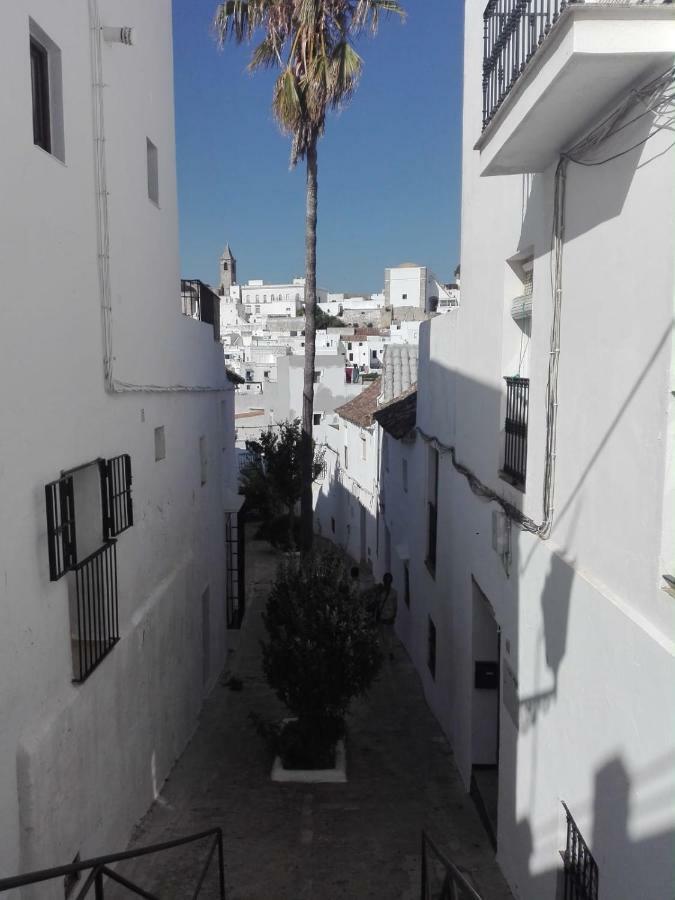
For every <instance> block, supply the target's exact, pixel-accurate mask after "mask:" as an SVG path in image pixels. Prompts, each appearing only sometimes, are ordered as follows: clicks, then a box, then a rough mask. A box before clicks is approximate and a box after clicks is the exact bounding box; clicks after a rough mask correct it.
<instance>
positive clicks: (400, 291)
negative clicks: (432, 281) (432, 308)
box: [387, 266, 426, 309]
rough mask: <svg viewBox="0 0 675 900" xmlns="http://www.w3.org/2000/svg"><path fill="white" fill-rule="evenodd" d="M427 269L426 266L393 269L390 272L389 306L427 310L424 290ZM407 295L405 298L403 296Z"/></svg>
mask: <svg viewBox="0 0 675 900" xmlns="http://www.w3.org/2000/svg"><path fill="white" fill-rule="evenodd" d="M425 285H426V269H425V267H424V266H416V267H412V266H411V267H404V268H400V269H399V268H392V269H390V270H389V297H388V298H387V301H388V302H387V305H388V306H392V307H394V309H396V308H397V307H399V306H416V307H419V308H420V309H424V308H425V302H426V298H425V294H424V288H425ZM404 294H405V295H406V296H405V297H404V296H403V295H404Z"/></svg>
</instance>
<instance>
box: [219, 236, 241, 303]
mask: <svg viewBox="0 0 675 900" xmlns="http://www.w3.org/2000/svg"><path fill="white" fill-rule="evenodd" d="M219 270H220V271H219V274H220V287H219V289H218V293H219V294H220V296H221V297H223V296H229V293H230V287H231V286H232V285H233V284H236V283H237V260H236V259H235V258H234V256H233V255H232V251H231V250H230V245H229V244H225V249H224V250H223V253H222V256H221V257H220V267H219Z"/></svg>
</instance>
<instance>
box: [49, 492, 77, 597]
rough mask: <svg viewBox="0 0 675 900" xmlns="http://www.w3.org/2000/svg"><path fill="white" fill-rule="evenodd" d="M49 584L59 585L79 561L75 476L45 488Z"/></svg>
mask: <svg viewBox="0 0 675 900" xmlns="http://www.w3.org/2000/svg"><path fill="white" fill-rule="evenodd" d="M45 499H46V502H47V548H48V551H49V580H50V581H58V580H59V578H61V576H62V575H64V574H65V573H66V572H67V571H68V570H69V569H71V568H72V567H73V566H74V565H75V562H76V559H77V545H76V542H75V500H74V496H73V476H72V475H65V476H64V477H63V478H59V479H58V481H52V482H50V483H49V484H46V485H45Z"/></svg>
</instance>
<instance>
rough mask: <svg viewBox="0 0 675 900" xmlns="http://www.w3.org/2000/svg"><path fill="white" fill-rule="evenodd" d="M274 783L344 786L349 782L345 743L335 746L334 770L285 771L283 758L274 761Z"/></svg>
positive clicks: (278, 757)
mask: <svg viewBox="0 0 675 900" xmlns="http://www.w3.org/2000/svg"><path fill="white" fill-rule="evenodd" d="M271 777H272V781H286V782H290V781H295V782H299V783H301V784H344V783H345V782H346V781H347V754H346V753H345V742H344V740H339V741H338V742H337V744H336V745H335V767H334V768H333V769H284V767H283V765H282V763H281V757H280V756H277V757H275V759H274V765H273V766H272V775H271Z"/></svg>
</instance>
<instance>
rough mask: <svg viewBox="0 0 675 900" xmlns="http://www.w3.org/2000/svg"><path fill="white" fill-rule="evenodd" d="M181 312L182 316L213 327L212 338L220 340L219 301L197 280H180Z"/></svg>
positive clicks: (209, 289) (216, 296)
mask: <svg viewBox="0 0 675 900" xmlns="http://www.w3.org/2000/svg"><path fill="white" fill-rule="evenodd" d="M180 301H181V311H182V313H183V315H184V316H188V317H189V318H191V319H199V321H200V322H206V323H207V324H208V325H211V326H212V327H213V338H214V340H216V341H219V340H220V299H219V297H218V295H217V294H214V292H213V291H212V290H211V288H209V287H207V286H206V285H205V284H204V282H203V281H200V280H199V279H198V278H181V282H180Z"/></svg>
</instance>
